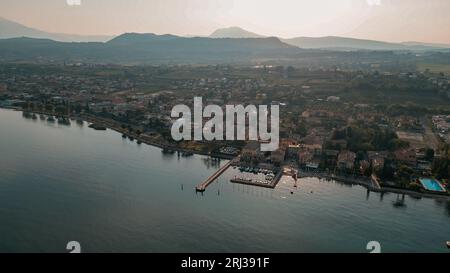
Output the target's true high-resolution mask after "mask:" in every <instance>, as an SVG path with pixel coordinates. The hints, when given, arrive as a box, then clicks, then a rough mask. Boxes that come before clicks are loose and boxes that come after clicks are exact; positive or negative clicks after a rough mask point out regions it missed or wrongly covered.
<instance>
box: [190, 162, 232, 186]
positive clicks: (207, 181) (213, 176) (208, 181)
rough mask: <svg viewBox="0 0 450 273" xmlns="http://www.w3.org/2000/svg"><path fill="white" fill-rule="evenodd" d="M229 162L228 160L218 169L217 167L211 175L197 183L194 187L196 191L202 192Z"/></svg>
mask: <svg viewBox="0 0 450 273" xmlns="http://www.w3.org/2000/svg"><path fill="white" fill-rule="evenodd" d="M231 162H232V161H229V162H228V163H226V164H225V165H223V166H222V167H221V168H220V169H218V170H217V171H216V172H215V173H214V174H213V175H211V176H210V177H209V178H208V179H206V180H205V181H203V182H202V183H200V184H198V185H197V187H196V188H195V190H196V191H198V192H204V191H205V190H206V188H207V187H208V186H209V185H211V183H212V182H214V181H215V180H216V179H217V178H219V176H220V175H222V174H223V173H224V172H225V171H226V170H227V169H228V168H229V167H230V166H231Z"/></svg>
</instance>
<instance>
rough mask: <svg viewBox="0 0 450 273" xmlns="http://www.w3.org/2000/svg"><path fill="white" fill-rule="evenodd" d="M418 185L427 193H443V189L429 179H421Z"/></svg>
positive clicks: (436, 182) (439, 184)
mask: <svg viewBox="0 0 450 273" xmlns="http://www.w3.org/2000/svg"><path fill="white" fill-rule="evenodd" d="M420 183H422V186H423V187H424V188H425V189H426V190H429V191H440V192H445V189H444V187H443V186H442V185H441V183H439V182H438V181H436V180H434V179H431V178H422V179H420Z"/></svg>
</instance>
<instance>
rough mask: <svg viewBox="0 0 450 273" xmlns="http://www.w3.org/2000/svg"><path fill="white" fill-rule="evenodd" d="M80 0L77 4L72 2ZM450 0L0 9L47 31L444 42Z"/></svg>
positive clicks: (256, 0) (23, 1) (210, 0)
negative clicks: (237, 32)
mask: <svg viewBox="0 0 450 273" xmlns="http://www.w3.org/2000/svg"><path fill="white" fill-rule="evenodd" d="M78 1H80V2H81V3H80V5H77V2H78ZM449 11H450V0H39V1H29V0H1V1H0V16H1V17H4V18H6V19H10V20H13V21H16V22H19V23H22V24H24V25H27V26H29V27H33V28H37V29H41V30H45V31H48V32H57V33H69V34H82V35H118V34H122V33H124V32H142V33H150V32H151V33H157V34H166V33H171V34H176V35H209V34H211V33H212V32H213V31H214V30H216V29H218V28H223V27H230V26H239V27H242V28H244V29H246V30H249V31H252V32H255V33H258V34H262V35H267V36H278V37H283V38H291V37H298V36H311V37H319V36H346V37H355V38H364V39H375V40H383V41H389V42H405V41H420V42H429V43H449V44H450V27H449V26H450V12H449Z"/></svg>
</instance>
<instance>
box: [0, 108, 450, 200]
mask: <svg viewBox="0 0 450 273" xmlns="http://www.w3.org/2000/svg"><path fill="white" fill-rule="evenodd" d="M0 108H1V109H6V110H12V111H18V112H25V111H24V110H23V109H18V108H5V107H0ZM30 113H35V114H43V115H48V116H61V117H65V118H68V119H81V120H83V121H84V122H87V123H91V124H97V125H101V126H104V127H106V128H107V129H110V130H113V131H115V132H117V133H120V134H124V135H127V136H131V137H133V138H134V139H135V140H137V141H140V142H141V143H143V144H146V145H149V146H153V147H156V148H160V149H170V150H173V151H176V152H180V153H183V152H187V153H193V154H195V155H203V156H210V157H212V158H220V159H223V160H230V161H231V160H233V159H234V158H235V156H227V155H221V154H210V153H205V152H201V151H197V150H192V149H185V148H179V147H175V146H171V145H167V144H163V143H159V142H155V141H153V140H150V139H147V138H145V137H143V136H142V135H138V134H135V133H130V132H128V131H127V129H124V128H122V127H121V126H120V125H119V126H117V124H115V123H116V122H115V121H111V120H106V119H104V118H100V117H93V116H90V115H80V116H72V117H71V116H69V115H57V114H54V113H49V112H44V111H30ZM93 130H95V129H93ZM299 174H300V176H299V178H308V177H311V178H318V179H326V180H334V181H337V182H341V183H347V184H353V185H359V186H362V187H365V188H366V189H368V190H370V191H373V192H379V193H397V194H406V195H409V196H413V197H425V198H433V199H441V200H448V201H450V194H448V193H446V194H442V193H441V194H438V193H432V192H419V191H413V190H409V189H401V188H394V187H381V188H380V189H378V188H376V187H374V186H373V182H372V181H370V178H367V179H361V178H350V177H344V176H338V175H330V174H327V173H325V172H305V171H302V170H300V172H299ZM365 180H366V181H365Z"/></svg>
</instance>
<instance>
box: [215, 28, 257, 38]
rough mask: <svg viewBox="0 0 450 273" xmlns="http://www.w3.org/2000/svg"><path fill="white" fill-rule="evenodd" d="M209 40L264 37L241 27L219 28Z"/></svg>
mask: <svg viewBox="0 0 450 273" xmlns="http://www.w3.org/2000/svg"><path fill="white" fill-rule="evenodd" d="M209 37H210V38H264V37H265V36H262V35H259V34H256V33H253V32H250V31H247V30H245V29H243V28H241V27H236V26H233V27H228V28H220V29H218V30H216V31H214V32H213V33H212V34H211V35H210V36H209Z"/></svg>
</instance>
